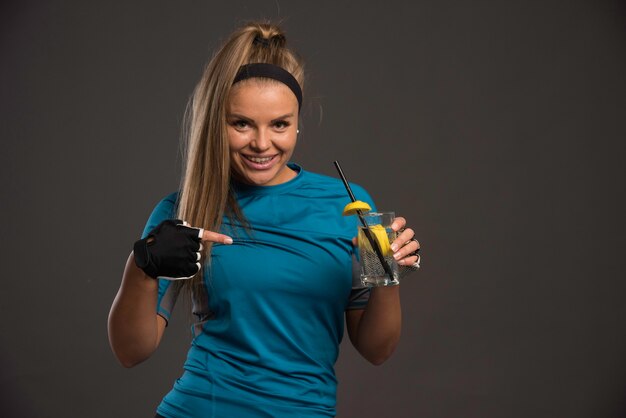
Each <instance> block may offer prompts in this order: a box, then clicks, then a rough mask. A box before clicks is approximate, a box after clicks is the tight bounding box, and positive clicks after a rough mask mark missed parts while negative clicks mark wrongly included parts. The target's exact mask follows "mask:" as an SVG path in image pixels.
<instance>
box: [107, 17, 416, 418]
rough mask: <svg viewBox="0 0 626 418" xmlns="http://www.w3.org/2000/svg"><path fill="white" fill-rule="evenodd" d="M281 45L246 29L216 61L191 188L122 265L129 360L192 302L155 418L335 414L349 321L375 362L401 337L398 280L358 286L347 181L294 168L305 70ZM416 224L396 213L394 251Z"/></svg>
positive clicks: (113, 323) (166, 207)
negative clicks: (173, 377) (179, 358)
mask: <svg viewBox="0 0 626 418" xmlns="http://www.w3.org/2000/svg"><path fill="white" fill-rule="evenodd" d="M285 42H286V41H285V36H284V34H283V33H282V31H281V30H280V28H278V27H276V26H273V25H270V24H264V23H254V24H249V25H247V26H245V27H243V28H241V29H239V30H238V31H236V32H235V33H233V34H232V35H231V37H230V38H229V39H228V40H227V42H226V43H225V44H224V46H223V47H222V48H221V49H220V50H219V51H218V52H217V54H216V55H215V56H214V58H213V59H212V60H211V61H210V63H209V64H208V66H207V68H206V70H205V72H204V75H203V77H202V79H201V80H200V82H199V84H198V85H197V87H196V90H195V92H194V96H193V98H192V102H191V106H190V109H189V110H190V114H189V129H188V142H187V149H186V165H185V172H184V177H183V181H182V186H181V190H180V191H179V192H177V193H174V194H172V195H169V196H167V197H166V198H165V199H163V200H162V201H161V202H160V203H159V204H158V205H157V206H156V208H155V209H154V211H153V213H152V215H151V216H150V218H149V220H148V223H147V225H146V227H145V230H144V238H143V239H141V240H139V241H137V242H136V243H135V247H134V251H133V253H131V254H130V256H129V258H128V261H127V263H126V268H125V271H124V275H123V278H122V283H121V286H120V289H119V292H118V294H117V296H116V298H115V301H114V302H113V306H112V308H111V312H110V315H109V340H110V343H111V347H112V349H113V351H114V353H115V355H116V356H117V358H118V359H119V361H120V362H121V363H122V364H123V365H124V366H126V367H132V366H134V365H136V364H138V363H140V362H142V361H144V360H145V359H147V358H148V357H150V355H151V354H152V353H153V352H154V350H156V348H157V347H158V345H159V342H160V340H161V337H162V336H163V332H164V330H165V328H166V325H167V321H168V319H169V316H170V312H171V310H172V308H173V306H174V302H175V300H176V298H177V297H178V295H179V294H181V295H182V294H186V295H190V297H191V299H192V302H193V315H194V319H195V321H194V325H193V333H194V335H193V341H192V343H191V347H190V349H189V354H188V357H187V361H186V362H185V366H184V369H185V371H184V374H183V375H182V377H181V378H180V379H178V380H177V381H176V383H175V384H174V387H173V389H172V390H171V392H170V393H168V394H167V395H166V396H165V398H164V399H163V401H162V402H161V404H160V405H159V407H158V409H157V416H163V417H196V416H198V417H200V416H201V417H238V418H245V417H283V416H284V417H332V416H334V415H335V400H336V378H335V373H334V364H335V361H336V359H337V355H338V348H339V343H340V341H341V338H342V335H343V329H344V317H345V324H346V325H347V329H348V334H349V337H350V340H351V342H352V343H353V344H354V346H355V347H356V349H357V350H358V351H359V352H360V353H361V354H362V355H363V356H364V357H365V358H366V359H367V360H369V361H370V362H372V363H374V364H381V363H383V362H384V361H385V360H386V359H387V358H388V357H389V356H390V355H391V354H392V352H393V351H394V348H395V347H396V344H397V342H398V339H399V337H400V324H401V312H400V298H399V286H391V287H379V288H372V289H365V288H362V287H361V285H360V283H359V281H358V279H356V280H353V273H352V270H353V260H354V252H355V248H354V243H353V239H352V238H353V237H354V236H355V231H356V220H355V219H353V218H354V217H343V216H341V211H342V208H343V207H344V205H345V204H346V203H347V202H348V201H349V200H348V197H347V194H346V190H345V188H344V186H343V184H342V183H341V181H339V180H338V179H334V178H331V177H326V176H322V175H318V174H314V173H311V172H308V171H306V170H304V169H303V168H302V167H300V166H298V165H297V164H294V163H292V162H290V158H291V156H292V153H293V151H294V148H295V146H296V142H297V136H298V115H299V111H300V108H301V106H302V88H303V85H304V70H303V66H302V63H301V62H300V60H299V59H298V58H297V57H296V56H295V55H294V53H293V52H292V51H290V50H289V49H288V48H287V47H286V46H285ZM352 187H353V189H354V192H355V194H356V197H357V199H359V200H363V201H366V202H369V203H370V205H371V206H372V207H374V205H373V202H372V201H371V198H370V197H369V195H368V194H367V192H366V191H365V190H364V189H362V188H361V187H359V186H357V185H353V186H352ZM175 219H184V220H185V221H186V222H185V223H182V221H177V220H175ZM405 223H406V222H405V220H404V219H403V218H396V219H395V221H394V224H393V228H394V229H395V230H397V231H400V233H399V234H398V238H397V239H396V240H395V241H394V242H393V243H392V250H393V251H394V257H395V258H396V259H397V260H398V263H399V264H400V265H404V266H414V264H415V263H416V262H417V261H418V255H417V251H418V250H419V244H418V242H417V241H416V240H415V239H414V237H413V236H414V233H413V231H412V230H411V229H409V228H406V229H405V228H404V227H405ZM179 279H183V280H179ZM353 283H354V284H353ZM353 286H354V287H353ZM181 290H182V291H183V292H181Z"/></svg>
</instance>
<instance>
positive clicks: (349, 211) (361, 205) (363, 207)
mask: <svg viewBox="0 0 626 418" xmlns="http://www.w3.org/2000/svg"><path fill="white" fill-rule="evenodd" d="M357 210H360V211H362V212H369V211H370V210H372V208H371V207H370V205H368V204H367V203H365V202H361V201H360V200H356V201H354V202H350V203H348V204H347V205H346V207H345V208H343V216H350V215H356V211H357Z"/></svg>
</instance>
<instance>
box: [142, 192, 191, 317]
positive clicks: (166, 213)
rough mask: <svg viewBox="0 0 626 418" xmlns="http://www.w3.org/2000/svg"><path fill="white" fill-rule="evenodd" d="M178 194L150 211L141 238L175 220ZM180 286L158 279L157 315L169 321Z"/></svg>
mask: <svg viewBox="0 0 626 418" xmlns="http://www.w3.org/2000/svg"><path fill="white" fill-rule="evenodd" d="M177 199H178V193H172V194H170V195H169V196H167V197H165V198H164V199H163V200H161V201H160V202H159V203H158V204H157V205H156V206H155V207H154V210H153V211H152V214H151V215H150V217H149V218H148V222H147V223H146V226H145V228H144V230H143V234H142V235H141V236H142V238H145V237H146V236H147V235H148V234H149V233H150V231H152V230H153V229H154V228H155V227H156V226H157V225H158V224H160V223H161V222H163V221H165V220H167V219H174V218H176V203H177ZM180 289H181V286H180V285H179V284H178V283H177V282H173V281H171V280H162V279H159V296H158V299H157V314H159V315H160V316H162V317H163V318H164V319H165V320H166V321H169V319H170V316H171V314H172V310H173V309H174V305H175V304H176V299H177V298H178V294H179V293H180Z"/></svg>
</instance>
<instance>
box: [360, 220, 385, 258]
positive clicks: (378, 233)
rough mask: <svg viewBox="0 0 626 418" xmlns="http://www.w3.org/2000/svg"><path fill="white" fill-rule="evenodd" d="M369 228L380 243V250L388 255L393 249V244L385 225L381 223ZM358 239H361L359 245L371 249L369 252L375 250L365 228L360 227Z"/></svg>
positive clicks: (366, 249) (367, 249)
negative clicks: (390, 241) (364, 230)
mask: <svg viewBox="0 0 626 418" xmlns="http://www.w3.org/2000/svg"><path fill="white" fill-rule="evenodd" d="M369 230H370V231H371V232H372V235H373V237H374V239H375V240H376V242H377V243H378V246H379V247H380V251H381V252H382V253H383V256H386V255H388V254H389V252H390V251H391V244H390V243H389V236H388V235H387V231H386V230H385V227H383V226H382V225H380V224H378V225H370V226H369ZM358 240H359V246H362V248H363V249H364V250H365V251H369V252H374V251H375V250H373V249H372V246H371V244H370V240H369V239H367V236H366V235H365V232H363V228H359V237H358Z"/></svg>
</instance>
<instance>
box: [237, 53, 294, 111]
mask: <svg viewBox="0 0 626 418" xmlns="http://www.w3.org/2000/svg"><path fill="white" fill-rule="evenodd" d="M252 77H265V78H271V79H274V80H276V81H280V82H281V83H283V84H284V85H286V86H287V87H289V89H290V90H291V91H292V92H293V94H295V95H296V98H297V99H298V112H300V109H302V89H301V88H300V84H298V81H296V79H295V78H294V76H292V75H291V73H290V72H289V71H287V70H285V69H284V68H282V67H279V66H278V65H274V64H265V63H261V62H257V63H254V64H246V65H242V66H241V68H239V71H238V72H237V75H236V76H235V81H233V85H234V84H236V83H238V82H240V81H242V80H246V79H248V78H252Z"/></svg>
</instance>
